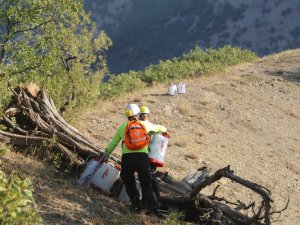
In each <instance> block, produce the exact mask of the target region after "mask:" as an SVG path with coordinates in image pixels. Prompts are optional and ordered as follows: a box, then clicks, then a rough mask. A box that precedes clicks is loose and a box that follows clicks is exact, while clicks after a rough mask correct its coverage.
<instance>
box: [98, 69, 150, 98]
mask: <svg viewBox="0 0 300 225" xmlns="http://www.w3.org/2000/svg"><path fill="white" fill-rule="evenodd" d="M139 76H140V73H139V72H134V71H130V72H129V73H127V74H125V73H124V74H120V75H117V76H110V79H109V81H108V82H107V83H104V84H103V85H102V86H101V97H102V98H105V99H107V98H112V97H120V96H121V95H123V94H127V93H130V92H132V91H133V90H139V89H141V88H143V87H145V85H146V84H145V83H144V82H142V81H141V80H140V79H139Z"/></svg>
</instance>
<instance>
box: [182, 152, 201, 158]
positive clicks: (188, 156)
mask: <svg viewBox="0 0 300 225" xmlns="http://www.w3.org/2000/svg"><path fill="white" fill-rule="evenodd" d="M185 157H186V158H187V159H198V156H197V155H196V154H195V153H188V154H186V155H185Z"/></svg>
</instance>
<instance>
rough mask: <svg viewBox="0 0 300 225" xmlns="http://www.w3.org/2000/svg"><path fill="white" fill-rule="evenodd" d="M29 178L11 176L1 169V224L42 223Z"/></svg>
mask: <svg viewBox="0 0 300 225" xmlns="http://www.w3.org/2000/svg"><path fill="white" fill-rule="evenodd" d="M32 192H33V187H32V185H31V182H30V180H29V179H25V180H21V179H20V178H19V177H17V176H14V175H12V176H10V177H9V178H7V177H6V175H5V174H4V173H3V172H2V171H0V224H7V225H10V224H14V225H18V224H20V225H21V224H35V225H37V224H42V218H41V217H40V215H39V213H38V212H37V209H36V205H35V202H34V198H33V196H32Z"/></svg>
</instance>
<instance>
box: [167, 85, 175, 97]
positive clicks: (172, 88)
mask: <svg viewBox="0 0 300 225" xmlns="http://www.w3.org/2000/svg"><path fill="white" fill-rule="evenodd" d="M176 94H177V85H176V84H170V85H169V88H168V95H176Z"/></svg>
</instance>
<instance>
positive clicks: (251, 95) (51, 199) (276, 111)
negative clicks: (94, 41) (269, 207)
mask: <svg viewBox="0 0 300 225" xmlns="http://www.w3.org/2000/svg"><path fill="white" fill-rule="evenodd" d="M185 82H186V84H187V93H186V94H184V95H177V96H167V95H166V94H165V93H166V89H167V87H166V86H164V85H158V86H156V87H154V88H152V89H145V90H141V91H140V92H137V93H134V94H128V95H127V96H124V97H123V98H121V99H119V100H115V101H111V102H99V103H98V104H97V105H95V106H94V108H90V109H87V110H86V112H85V113H84V114H83V115H81V116H80V118H79V119H78V120H77V125H76V126H77V127H79V129H80V130H81V131H82V132H83V133H84V134H86V135H87V136H88V137H89V138H91V139H92V140H94V141H95V142H96V143H98V144H99V145H100V146H101V147H102V148H105V147H106V145H107V143H108V141H109V140H110V138H111V137H112V136H113V135H114V132H115V130H116V128H117V127H118V125H119V124H120V123H121V122H122V121H123V119H124V116H123V108H124V106H125V104H126V103H128V102H136V103H138V104H139V105H142V104H145V105H147V106H149V108H150V109H151V110H152V119H153V121H156V122H159V123H161V124H163V125H165V126H166V127H167V128H168V129H169V133H170V135H171V137H172V139H171V143H170V147H169V149H168V154H167V157H166V166H165V168H163V170H168V171H169V172H170V174H171V175H172V176H174V177H176V178H178V179H180V178H182V177H183V176H184V175H186V173H187V172H188V171H191V170H193V169H195V168H198V167H199V166H203V165H206V166H208V167H213V168H220V167H224V166H226V165H229V164H230V165H231V168H232V169H233V170H234V171H235V172H236V173H237V174H238V175H239V176H241V177H244V178H246V179H248V180H251V181H254V182H257V183H260V184H261V185H263V186H265V187H267V188H269V189H271V190H272V196H273V200H274V202H275V207H276V208H277V209H280V208H282V207H283V206H284V205H285V203H286V201H287V199H288V196H290V204H289V207H288V209H287V210H286V211H285V212H283V213H282V215H281V216H280V217H278V218H277V217H276V218H277V221H276V222H274V224H278V225H297V224H299V221H300V210H299V207H298V205H299V202H300V196H299V193H300V181H299V179H300V166H299V160H300V136H299V134H300V107H299V106H300V50H294V51H288V52H283V53H280V54H277V55H272V56H268V57H265V58H262V59H259V60H257V61H256V62H254V63H251V64H244V65H239V66H236V67H232V68H230V69H228V70H227V71H226V72H225V73H222V74H219V75H218V74H217V75H215V76H211V77H201V78H197V79H194V80H188V81H185ZM115 153H116V154H120V148H118V149H116V151H115ZM3 162H4V163H3V165H4V166H3V169H5V170H6V171H7V172H9V171H10V170H17V173H19V174H21V175H22V176H29V177H31V178H32V180H33V182H34V185H35V187H36V197H37V204H38V206H39V208H40V210H41V214H42V216H43V217H44V219H45V223H46V224H120V223H122V224H158V223H159V220H158V219H157V218H154V217H147V216H145V215H139V216H136V215H132V214H130V213H128V211H127V209H126V206H124V205H123V204H121V203H118V202H116V201H114V200H112V199H109V198H107V197H105V196H101V195H99V194H98V193H96V192H93V191H91V190H86V189H83V188H81V187H79V186H77V185H76V184H75V182H74V177H68V176H65V175H63V174H62V173H59V172H56V171H54V169H52V167H49V166H47V165H45V164H43V163H40V162H38V161H36V160H35V159H31V158H28V157H24V156H23V155H22V154H17V153H14V152H13V151H8V152H7V154H6V155H5V156H4V158H3ZM18 171H19V172H18ZM220 182H221V183H222V188H220V190H219V193H221V194H224V195H225V196H226V197H227V198H229V199H235V198H239V199H244V198H245V197H247V198H248V199H249V198H251V197H252V196H251V195H249V193H248V192H246V190H244V189H241V188H240V187H239V186H236V185H234V184H232V183H231V182H228V181H226V180H221V181H220ZM206 191H208V190H206ZM278 216H279V215H278Z"/></svg>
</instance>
